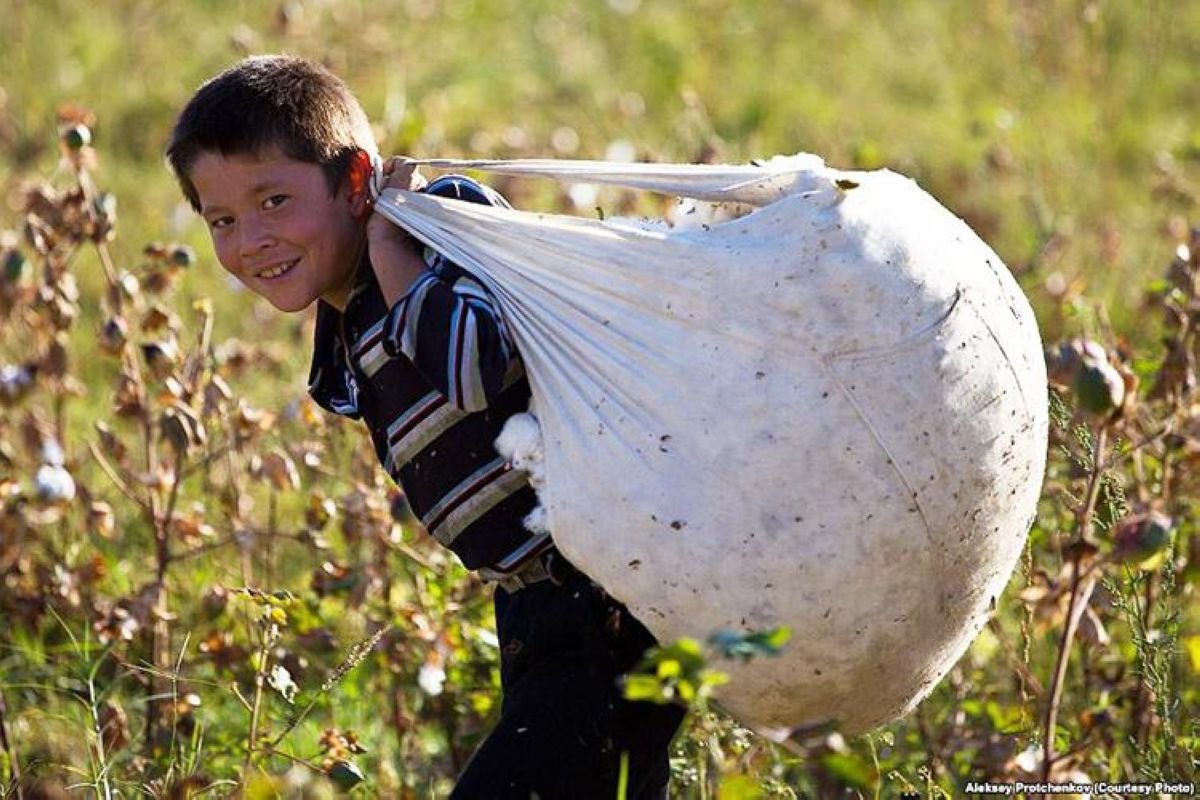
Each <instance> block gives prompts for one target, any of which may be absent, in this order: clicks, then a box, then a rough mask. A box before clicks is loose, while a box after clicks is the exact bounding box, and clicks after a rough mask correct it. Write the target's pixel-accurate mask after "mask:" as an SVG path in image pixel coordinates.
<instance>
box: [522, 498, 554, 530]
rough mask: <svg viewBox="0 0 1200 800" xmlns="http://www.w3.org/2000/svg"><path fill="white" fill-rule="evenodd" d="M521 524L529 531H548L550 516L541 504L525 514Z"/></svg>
mask: <svg viewBox="0 0 1200 800" xmlns="http://www.w3.org/2000/svg"><path fill="white" fill-rule="evenodd" d="M521 524H522V525H524V526H525V530H527V531H529V532H530V533H550V518H549V516H548V515H547V514H546V507H545V506H543V505H539V506H537V507H536V508H534V509H533V511H530V512H529V513H528V514H526V515H525V519H523V520H521Z"/></svg>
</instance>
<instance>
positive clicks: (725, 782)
mask: <svg viewBox="0 0 1200 800" xmlns="http://www.w3.org/2000/svg"><path fill="white" fill-rule="evenodd" d="M718 796H719V797H720V798H721V800H760V798H763V797H765V796H766V795H764V794H763V790H762V787H761V786H760V785H759V783H758V781H756V780H754V778H751V777H750V776H749V775H726V776H725V777H723V778H721V791H720V792H719V793H718Z"/></svg>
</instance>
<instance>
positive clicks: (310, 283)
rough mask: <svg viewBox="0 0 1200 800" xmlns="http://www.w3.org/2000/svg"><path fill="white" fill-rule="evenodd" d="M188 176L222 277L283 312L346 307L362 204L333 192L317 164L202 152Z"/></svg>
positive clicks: (272, 155)
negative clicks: (317, 305)
mask: <svg viewBox="0 0 1200 800" xmlns="http://www.w3.org/2000/svg"><path fill="white" fill-rule="evenodd" d="M190 177H191V179H192V182H193V184H194V185H195V187H196V190H197V193H198V194H199V196H200V213H201V214H202V215H203V217H204V219H205V221H206V222H207V223H208V228H209V233H210V234H211V235H212V241H213V248H214V249H215V250H216V254H217V260H219V261H220V262H221V266H222V267H224V268H225V270H226V271H227V272H229V273H230V274H231V275H233V276H234V277H235V278H237V279H238V280H239V281H241V282H242V283H243V284H245V285H246V286H247V287H248V288H249V289H250V290H251V291H253V292H254V293H256V294H258V295H260V296H262V297H264V298H266V299H267V300H268V301H269V302H270V303H271V305H273V306H275V307H276V308H278V309H279V310H280V311H301V310H303V309H305V308H307V307H308V306H309V305H310V304H311V303H312V302H313V301H314V300H316V299H317V298H321V299H324V300H325V301H326V302H328V303H330V304H332V305H334V306H335V307H337V308H342V307H343V306H344V305H345V302H346V297H347V295H348V294H349V291H350V287H351V286H352V285H353V283H354V272H355V267H356V265H357V264H358V260H359V255H360V252H361V248H362V246H363V243H364V241H365V238H364V226H363V224H362V210H361V209H357V208H356V204H357V203H361V202H362V201H361V200H352V199H351V198H350V197H348V195H347V193H346V192H345V190H344V187H339V189H338V191H337V192H336V193H334V194H330V191H329V185H328V183H326V180H325V173H324V172H323V171H322V170H321V168H320V167H319V166H317V165H316V164H310V163H307V162H303V161H297V160H295V159H291V158H288V157H287V156H285V155H283V154H282V153H280V152H279V151H278V150H277V149H275V148H271V149H267V150H264V151H262V152H260V153H239V154H232V155H222V154H220V153H216V152H205V153H203V154H201V155H200V157H199V158H197V159H196V162H195V165H194V166H193V167H192V169H191V173H190ZM356 211H358V213H357V214H356V213H355V212H356Z"/></svg>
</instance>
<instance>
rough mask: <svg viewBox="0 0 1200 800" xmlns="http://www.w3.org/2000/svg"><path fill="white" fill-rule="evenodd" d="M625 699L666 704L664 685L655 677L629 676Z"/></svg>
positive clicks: (627, 677)
mask: <svg viewBox="0 0 1200 800" xmlns="http://www.w3.org/2000/svg"><path fill="white" fill-rule="evenodd" d="M625 699H626V700H632V701H638V700H648V701H650V702H652V703H665V702H666V699H665V695H664V692H663V685H662V684H661V683H659V681H658V680H657V679H656V678H655V677H654V676H653V675H628V676H626V678H625Z"/></svg>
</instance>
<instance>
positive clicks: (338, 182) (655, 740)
mask: <svg viewBox="0 0 1200 800" xmlns="http://www.w3.org/2000/svg"><path fill="white" fill-rule="evenodd" d="M167 158H168V160H169V162H170V165H171V168H172V170H173V171H174V173H175V176H176V178H177V180H178V181H179V184H180V188H181V189H182V190H183V193H184V195H185V196H186V197H187V199H188V201H189V202H190V203H191V205H192V207H193V208H195V209H196V210H197V211H198V212H199V213H200V214H201V215H202V216H203V217H204V219H205V221H206V222H207V223H208V226H209V231H210V233H211V236H212V241H213V246H214V249H215V250H216V254H217V258H218V260H219V261H220V262H221V265H222V266H223V267H224V268H225V269H226V270H227V271H228V272H229V273H231V274H232V275H233V276H235V277H236V278H237V279H238V280H240V281H241V282H242V283H244V284H245V285H246V286H247V287H248V288H249V289H251V290H252V291H254V292H256V293H257V294H259V295H261V296H262V297H264V298H266V299H267V300H268V301H269V302H270V303H271V304H272V305H274V306H275V307H276V308H278V309H279V310H280V311H286V312H295V311H302V310H304V309H305V308H307V307H308V306H309V305H311V304H312V303H314V302H316V303H317V326H316V336H315V342H314V353H313V362H312V371H311V374H310V385H309V392H310V393H311V394H312V396H313V397H314V399H315V400H316V401H317V402H318V403H320V404H321V405H322V406H323V407H324V408H326V409H328V410H330V411H332V412H334V413H337V414H342V415H345V416H349V417H353V418H361V419H363V420H364V421H365V422H366V424H367V426H368V429H369V431H370V435H371V439H372V441H373V443H374V446H375V450H376V453H377V455H378V457H379V459H380V461H381V462H382V464H383V466H384V468H385V469H386V470H387V472H388V474H389V475H390V476H391V477H392V478H393V479H394V480H396V481H397V482H398V483H399V484H400V485H401V486H402V487H403V489H404V492H405V494H406V496H407V498H408V500H409V503H410V505H411V506H412V508H413V510H414V512H415V513H416V514H417V515H418V516H419V517H420V518H421V520H422V522H423V523H424V525H425V527H426V529H427V530H428V531H429V532H430V533H431V534H432V535H433V536H435V537H436V538H437V539H438V541H440V542H441V543H442V544H444V545H446V546H447V547H449V548H450V549H451V550H453V551H454V552H455V554H457V555H458V557H459V558H460V559H461V560H462V562H463V563H464V565H466V566H467V568H468V569H472V570H477V571H478V572H479V574H480V575H481V576H483V577H484V578H485V579H486V580H492V581H495V582H496V583H497V584H498V587H497V589H496V592H495V610H496V625H497V632H498V634H499V639H500V646H501V682H502V686H503V691H504V699H503V703H502V707H501V716H500V721H499V723H498V725H497V727H496V729H495V730H494V731H493V732H492V733H491V734H490V735H489V737H488V738H487V739H486V740H485V741H484V743H483V744H482V745H481V746H480V748H479V750H478V751H477V752H476V754H475V755H474V756H473V758H472V760H471V762H470V764H469V765H468V766H467V769H466V770H465V772H464V773H463V775H462V776H461V777H460V779H459V782H458V784H457V786H456V788H455V793H454V796H455V797H464V798H476V797H504V798H508V797H513V798H517V797H519V798H528V797H531V796H537V797H541V798H544V799H545V800H549V799H550V798H558V797H564V798H582V797H597V798H601V797H602V798H612V797H615V796H616V787H617V783H618V776H619V772H620V765H621V759H622V754H623V753H625V754H627V755H628V762H629V775H628V792H627V795H626V796H627V797H630V798H634V797H661V796H665V792H666V786H667V777H668V767H667V747H668V745H669V743H670V740H671V737H672V736H673V735H674V733H675V730H676V729H677V728H678V726H679V723H680V721H681V719H682V710H681V709H679V708H676V707H672V706H656V705H651V704H645V703H629V702H626V701H625V700H624V699H623V698H622V697H621V692H620V688H619V686H618V679H619V677H620V675H622V674H623V673H624V672H626V671H627V670H628V669H630V668H631V667H632V666H633V665H634V664H636V662H637V661H638V659H639V658H640V657H641V654H642V653H643V652H644V651H645V649H646V648H647V647H648V646H650V645H651V644H653V642H654V640H653V638H652V637H651V635H650V634H649V633H648V632H647V631H646V629H645V628H644V627H643V626H642V625H641V624H640V623H639V622H638V621H637V620H636V619H634V618H633V617H632V616H631V615H630V614H629V612H628V611H627V610H626V609H625V608H624V606H622V605H620V604H619V603H617V602H616V601H615V600H613V599H612V598H611V597H609V596H608V595H607V594H606V593H605V592H604V591H603V590H602V589H601V588H600V587H598V586H596V585H595V584H593V583H592V582H591V581H590V580H588V578H587V577H586V576H585V575H583V574H582V573H580V572H579V571H578V570H577V569H575V568H574V567H573V566H572V565H571V564H569V563H567V562H566V560H565V559H563V558H562V556H561V555H559V554H558V553H557V552H556V551H555V549H554V547H553V542H551V541H550V539H549V537H548V536H546V535H538V534H533V533H530V532H529V531H528V530H526V529H525V528H524V526H523V525H522V520H523V518H524V517H525V515H526V514H527V513H529V511H530V510H531V509H532V508H533V506H534V505H535V504H536V498H535V496H534V493H533V490H532V488H531V487H530V486H529V484H528V481H527V479H526V476H525V475H524V474H523V473H521V472H518V471H516V470H513V469H512V468H511V466H510V465H509V464H507V463H506V462H505V461H504V460H503V459H502V458H501V457H499V456H498V455H497V454H496V452H495V450H494V448H493V446H492V442H493V441H495V439H496V437H497V436H498V435H499V432H500V429H501V428H502V427H503V425H504V422H505V420H506V419H507V418H508V417H509V416H511V415H512V414H514V413H517V412H520V411H524V410H525V408H526V406H527V404H528V400H529V396H530V390H529V383H528V381H527V379H526V378H525V375H524V371H523V368H522V365H521V361H520V358H519V355H518V354H517V353H516V350H515V348H514V347H513V344H512V341H511V340H510V338H509V336H508V334H507V331H506V330H505V327H504V322H503V320H502V319H501V317H500V316H499V314H498V313H497V311H496V309H495V307H494V305H493V302H492V299H491V297H490V296H489V295H488V293H487V291H486V290H485V289H484V287H483V286H482V285H481V284H479V283H478V282H477V281H476V280H475V279H474V278H473V277H472V276H471V275H469V274H468V273H466V272H465V271H464V270H462V269H461V268H460V267H458V266H457V265H455V264H453V263H450V262H448V261H446V260H445V259H444V258H442V257H441V256H439V255H438V254H436V253H433V252H431V251H429V250H427V249H423V248H421V247H420V246H419V245H418V244H417V243H416V242H415V240H413V239H412V238H411V237H410V236H409V235H408V234H407V233H405V232H404V231H402V230H401V229H399V228H398V227H396V226H394V225H392V224H391V223H389V222H387V221H386V220H384V219H383V218H382V217H380V216H378V215H375V214H373V213H372V209H371V198H370V195H369V193H368V191H367V186H368V183H369V181H370V180H371V179H372V162H373V160H374V159H375V158H377V156H376V146H375V143H374V140H373V138H372V134H371V130H370V127H369V125H368V122H367V118H366V115H365V114H364V112H363V110H362V108H361V107H360V106H359V104H358V101H357V100H356V99H355V98H354V97H353V95H352V94H351V93H350V92H349V90H348V89H347V88H346V87H345V85H344V84H343V83H342V82H341V81H340V80H339V79H338V78H336V77H335V76H334V75H332V74H331V73H330V72H328V71H327V70H325V69H324V68H322V67H320V66H318V65H316V64H314V63H312V62H308V61H305V60H303V59H299V58H294V57H289V56H265V57H254V58H249V59H246V60H244V61H242V62H240V63H238V64H237V65H235V66H233V67H232V68H230V69H229V70H227V71H225V72H223V73H221V74H220V75H218V76H216V77H215V78H213V79H212V80H210V81H208V82H207V83H206V84H204V85H203V86H202V87H201V88H200V89H199V90H198V91H197V92H196V94H195V95H194V96H193V97H192V99H191V100H190V101H189V102H188V104H187V105H186V106H185V108H184V109H183V111H182V112H181V114H180V116H179V119H178V120H177V122H176V125H175V128H174V130H173V131H172V135H171V140H170V144H169V146H168V148H167ZM385 173H386V176H387V186H390V187H397V188H400V189H408V190H421V189H424V190H425V191H428V192H431V193H436V194H440V195H442V196H447V197H453V198H457V199H460V200H465V201H468V202H480V203H491V204H504V205H507V204H506V203H505V202H504V201H503V199H502V198H500V197H499V195H497V194H495V193H494V192H492V191H491V190H489V189H486V188H484V187H482V186H480V185H478V184H476V183H474V182H473V181H470V180H468V179H466V178H461V177H453V176H451V177H446V178H441V179H439V180H436V181H434V182H433V183H432V184H430V185H429V186H428V187H425V185H424V180H423V179H422V178H421V177H420V176H419V175H418V174H417V173H415V172H414V170H413V169H412V166H411V165H409V164H406V163H405V162H403V160H400V159H393V160H391V161H390V162H389V163H388V165H387V167H386V168H385Z"/></svg>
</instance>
